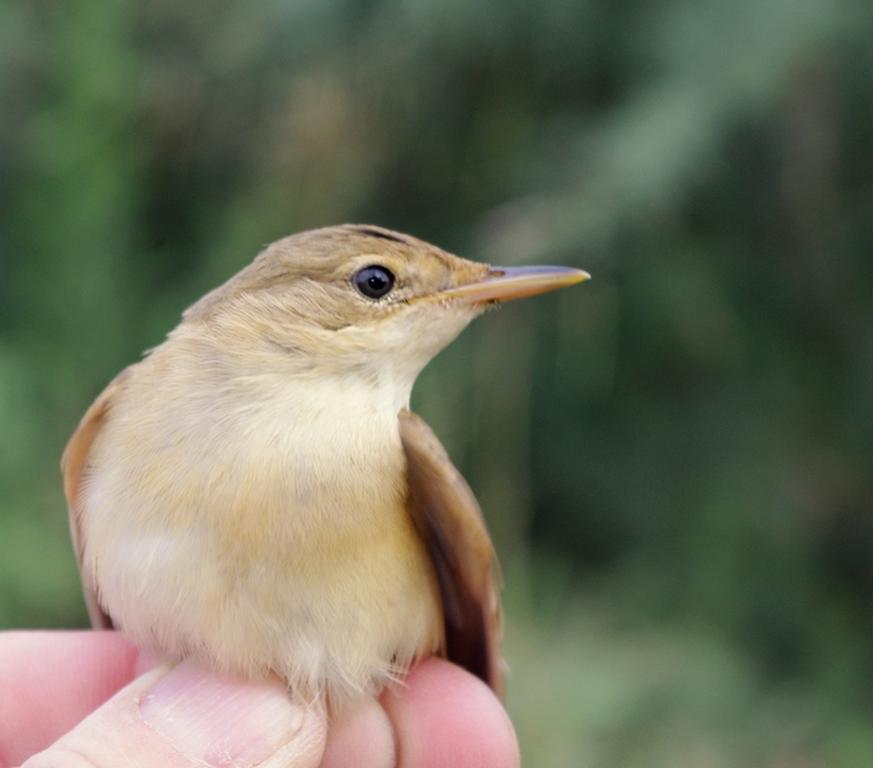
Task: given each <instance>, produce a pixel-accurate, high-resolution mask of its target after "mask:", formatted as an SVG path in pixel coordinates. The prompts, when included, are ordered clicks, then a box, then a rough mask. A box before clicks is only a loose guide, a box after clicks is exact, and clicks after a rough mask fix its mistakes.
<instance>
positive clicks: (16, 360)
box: [0, 0, 873, 768]
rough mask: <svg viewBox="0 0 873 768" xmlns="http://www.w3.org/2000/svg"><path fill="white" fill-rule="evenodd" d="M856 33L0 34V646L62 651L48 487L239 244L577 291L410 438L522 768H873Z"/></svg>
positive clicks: (567, 7) (134, 15) (476, 22)
mask: <svg viewBox="0 0 873 768" xmlns="http://www.w3.org/2000/svg"><path fill="white" fill-rule="evenodd" d="M871 33H873V6H871V5H870V4H869V3H865V2H863V1H862V0H855V2H849V1H848V0H847V1H846V2H840V1H838V0H832V2H824V1H823V0H736V2H732V3H724V2H717V0H701V1H699V2H696V3H690V2H680V1H679V0H650V1H649V2H643V1H642V0H628V1H627V2H621V3H608V2H605V0H599V1H596V0H546V2H542V3H531V2H520V1H519V0H501V2H498V1H497V0H485V1H483V2H478V3H463V2H457V1H456V0H443V1H442V2H434V1H433V0H430V1H429V2H427V1H425V0H407V1H406V2H398V1H397V0H394V1H391V0H378V1H375V2H364V1H363V0H319V1H318V2H316V1H315V0H301V1H300V2H294V3H268V2H263V3H245V4H243V3H231V2H228V1H227V0H217V1H216V2H213V3H209V4H193V3H179V2H168V1H167V0H155V1H154V2H150V3H144V4H143V3H134V2H132V0H119V2H116V3H110V4H107V3H97V2H89V0H75V1H74V2H71V3H49V2H43V1H37V2H29V3H14V2H5V3H2V4H0V103H2V109H0V427H2V434H3V437H2V440H0V490H2V499H3V505H4V508H3V513H2V516H0V625H2V626H13V625H30V626H56V627H59V626H72V625H82V624H83V623H84V610H83V608H82V604H81V600H80V598H79V596H78V583H77V579H76V575H75V568H74V564H73V559H72V556H71V554H70V549H69V545H68V541H67V532H66V521H65V514H64V504H63V501H62V496H61V489H60V481H59V475H58V471H57V461H58V457H59V455H60V452H61V449H62V447H63V444H64V441H65V439H66V437H67V436H68V435H69V433H70V432H71V431H72V429H73V427H74V425H75V423H76V420H77V418H78V417H79V416H80V415H81V413H82V412H83V411H84V409H85V407H86V405H87V404H88V403H89V402H90V400H91V399H92V398H93V397H94V396H95V395H96V394H97V392H98V391H99V390H100V389H101V388H102V386H103V385H104V384H105V383H106V381H108V379H109V378H110V377H111V376H112V375H113V374H114V373H115V372H116V371H117V370H119V369H120V368H121V367H123V366H124V365H126V364H127V363H128V362H130V361H131V360H133V359H135V358H136V357H137V355H139V354H140V352H141V351H142V350H143V349H145V348H148V347H149V346H151V345H154V344H156V343H157V342H159V341H160V339H161V337H162V335H163V334H164V333H165V332H166V331H167V330H169V329H170V328H171V327H172V326H173V325H174V324H175V322H176V320H177V318H178V315H179V312H180V311H181V310H182V309H183V308H184V307H185V306H186V304H187V303H189V302H191V301H192V300H194V299H195V298H196V297H197V296H199V295H200V294H202V293H203V292H205V291H206V290H207V289H209V288H210V287H212V286H214V285H215V284H217V283H218V282H220V281H221V280H223V279H225V278H226V277H227V276H229V275H230V274H232V273H233V272H234V271H236V270H237V269H238V268H239V267H241V266H242V265H243V264H244V263H246V262H247V261H248V260H250V259H251V257H252V256H253V255H254V254H255V253H256V252H257V250H258V249H259V248H260V246H261V245H262V244H263V243H266V242H268V241H270V240H272V239H275V238H276V237H279V236H282V235H284V234H287V233H289V232H292V231H295V230H299V229H303V228H308V227H313V226H319V225H323V224H329V223H336V222H340V221H346V220H353V221H371V222H376V223H380V224H384V225H386V226H390V227H394V228H397V229H401V230H407V231H410V232H412V233H414V234H416V235H419V236H421V237H423V238H425V239H430V240H432V241H434V242H436V243H438V244H440V245H442V246H444V247H446V248H449V249H451V250H454V251H456V252H458V253H461V254H463V255H467V256H471V257H474V258H478V259H482V260H486V261H492V262H495V263H501V262H504V263H522V262H546V261H552V262H559V263H567V264H573V265H577V266H582V267H585V268H587V269H589V270H590V271H591V272H592V273H593V274H594V276H595V279H594V280H593V281H592V283H591V284H589V285H586V286H585V287H583V288H579V289H575V290H573V291H567V292H566V293H562V294H556V295H554V296H551V297H548V298H544V299H539V300H536V301H532V302H529V303H527V304H521V305H513V306H511V307H508V308H506V309H504V310H502V311H501V312H500V313H499V314H492V315H490V316H488V317H487V318H485V319H483V320H481V321H479V322H478V323H477V324H476V325H475V326H474V327H472V328H471V329H470V330H469V331H468V332H467V333H466V334H465V335H464V336H463V337H462V338H461V340H459V342H457V343H456V344H455V345H453V346H452V347H451V348H450V349H449V350H447V351H446V352H445V353H444V354H443V355H442V356H440V357H439V358H438V359H437V360H436V361H435V362H434V363H433V364H432V366H431V367H430V368H429V369H428V370H427V371H426V372H425V373H424V374H423V375H422V379H421V381H420V382H419V385H418V387H417V389H416V392H415V395H414V399H415V403H414V404H415V406H416V407H417V408H418V409H419V410H420V411H421V412H422V413H423V414H424V415H425V416H426V417H427V418H428V419H429V420H430V421H431V422H432V424H433V425H434V426H435V428H436V429H437V431H438V433H439V434H440V435H441V436H442V437H443V438H444V440H445V442H446V443H447V445H448V446H449V448H450V450H451V453H452V454H453V456H454V457H455V458H456V460H457V461H458V463H459V465H460V466H461V467H462V468H463V470H464V471H465V473H466V475H467V476H468V478H469V479H470V481H471V484H472V485H473V487H474V488H475V489H476V491H477V493H478V494H479V496H480V498H481V500H482V502H483V506H484V508H485V511H486V514H487V515H488V517H489V520H490V523H491V526H492V528H493V530H494V532H495V537H496V539H497V543H498V549H499V550H500V552H501V554H502V557H503V560H504V563H505V565H506V570H507V574H508V579H507V581H508V588H507V604H508V619H509V626H508V631H507V634H508V645H509V654H508V655H509V660H510V663H511V666H512V667H513V670H514V677H513V680H512V681H511V694H510V708H511V710H512V712H513V715H514V718H515V720H516V723H517V727H518V729H519V732H520V735H521V738H522V746H523V749H524V751H525V753H526V757H527V760H528V762H529V763H530V764H533V765H537V766H545V767H548V766H574V765H590V766H646V767H647V768H650V767H652V766H662V765H663V766H715V767H721V766H748V765H767V766H780V767H783V766H797V767H803V768H812V767H814V766H824V765H828V766H860V765H870V764H873V717H871V715H870V712H871V705H873V693H871V692H873V686H871V685H870V682H871V680H873V644H871V643H870V641H869V638H870V637H871V634H873V612H871V607H873V517H871V499H873V477H871V468H873V396H871V395H873V258H871V254H873V250H871V246H873V214H871V210H873V152H871V141H870V138H871V136H873V92H871V90H873V89H871V82H873V81H871V77H870V75H871V72H873V47H871V45H870V39H871Z"/></svg>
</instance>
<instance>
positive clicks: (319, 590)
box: [83, 454, 443, 697]
mask: <svg viewBox="0 0 873 768" xmlns="http://www.w3.org/2000/svg"><path fill="white" fill-rule="evenodd" d="M98 459H99V456H98ZM178 461H179V462H181V464H180V465H179V466H183V467H184V468H185V471H184V472H179V474H177V475H174V476H173V477H172V478H171V479H168V478H166V477H164V476H163V475H160V472H164V473H165V472H166V467H167V466H172V462H170V464H169V465H168V462H167V457H166V456H164V457H162V458H161V460H160V461H159V462H156V463H155V464H154V466H152V463H151V461H150V460H149V459H148V458H146V459H144V460H143V462H142V464H141V465H140V466H139V467H138V468H137V470H136V472H135V475H131V474H130V473H129V472H128V473H124V472H113V471H110V470H109V469H108V467H109V466H110V465H109V464H107V465H106V466H107V470H106V471H101V467H100V465H99V464H98V465H97V466H96V467H95V471H94V473H93V474H92V478H91V480H90V482H89V487H88V490H87V496H86V504H85V505H84V509H85V515H84V518H85V519H84V520H83V523H84V530H85V558H84V562H85V567H86V571H87V572H89V574H90V575H91V578H93V579H94V582H95V583H96V584H97V585H98V591H99V595H100V601H101V603H102V605H103V607H104V608H105V609H106V610H107V612H108V613H109V614H110V616H112V618H113V620H114V621H115V622H116V623H117V624H118V625H120V626H121V628H122V629H124V630H125V631H126V632H128V633H129V634H130V635H131V636H132V637H133V639H134V640H135V641H136V642H137V643H138V644H140V645H142V646H145V647H150V648H153V649H155V650H157V651H158V652H160V653H161V654H163V655H164V656H166V657H169V658H180V657H184V656H190V655H193V656H198V657H201V658H203V659H204V660H206V661H207V662H208V663H211V664H213V665H215V666H217V667H218V668H220V669H223V670H226V671H229V672H233V673H237V674H242V675H245V676H249V677H251V676H260V675H265V674H268V673H270V672H275V673H277V674H279V675H280V676H282V677H284V678H285V679H287V680H288V682H289V683H290V685H291V686H292V688H295V689H297V690H299V691H301V692H303V693H306V694H313V695H314V694H320V693H324V692H327V693H329V694H330V695H331V696H332V697H342V696H345V695H350V694H354V693H356V692H362V691H363V692H366V691H373V690H375V689H377V688H378V687H381V685H383V684H384V683H385V682H387V681H388V680H389V679H391V678H392V677H395V676H397V675H398V674H399V673H401V672H403V671H404V670H405V669H406V668H407V667H408V666H409V664H410V663H411V662H412V661H413V660H414V659H416V658H418V657H421V656H425V655H429V654H430V653H433V652H435V651H437V650H438V649H439V648H440V646H441V644H442V632H443V627H442V612H441V605H440V601H439V592H438V587H437V584H436V580H435V577H434V574H433V568H432V565H431V563H430V559H429V556H428V554H427V552H426V551H425V549H424V546H423V544H422V542H421V540H420V538H419V536H418V534H417V532H416V531H415V529H414V525H413V523H412V521H411V519H410V517H409V515H408V513H407V511H406V509H405V507H404V505H403V490H402V489H397V488H393V489H389V492H386V491H385V489H384V488H379V487H375V488H368V486H367V483H368V482H371V481H370V480H368V478H372V477H374V476H375V477H380V476H381V475H380V472H382V471H383V470H384V468H372V467H370V468H365V467H364V468H361V470H362V471H360V472H357V471H348V469H347V471H346V472H345V473H344V474H343V475H342V476H340V475H337V476H335V477H326V478H325V477H323V478H322V482H319V483H318V484H315V485H314V484H313V483H312V481H311V473H310V474H309V475H308V477H310V479H309V480H307V479H306V478H303V477H295V475H294V472H293V471H289V469H288V467H287V462H284V461H282V462H280V461H278V460H276V461H272V460H271V459H270V458H269V457H267V458H265V456H264V455H263V454H261V455H258V456H257V457H252V458H251V460H250V461H246V460H242V461H241V460H240V459H239V457H237V460H236V461H235V462H233V463H230V464H224V463H220V464H216V457H212V460H211V461H209V462H206V463H205V465H204V466H208V468H209V471H205V470H203V469H202V468H198V466H196V465H193V464H192V462H191V460H190V457H189V458H188V459H187V460H185V459H184V458H183V457H182V456H179V457H178ZM158 466H159V467H160V468H161V469H160V472H159V471H158V469H157V467H158ZM133 476H135V478H136V481H135V482H134V481H132V479H131V478H132V477H133ZM97 552H99V553H100V558H99V560H98V559H97V558H96V557H94V556H92V553H97Z"/></svg>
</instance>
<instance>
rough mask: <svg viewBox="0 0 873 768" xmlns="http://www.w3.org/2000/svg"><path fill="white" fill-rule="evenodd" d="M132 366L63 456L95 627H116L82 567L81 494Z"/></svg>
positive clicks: (75, 541)
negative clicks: (90, 455)
mask: <svg viewBox="0 0 873 768" xmlns="http://www.w3.org/2000/svg"><path fill="white" fill-rule="evenodd" d="M129 371H130V368H126V369H125V370H123V371H122V372H121V373H119V374H118V376H116V377H115V378H114V379H113V380H112V381H111V382H110V383H109V385H108V386H107V387H106V389H104V390H103V391H102V392H101V393H100V395H99V396H98V397H97V399H96V400H95V401H94V402H93V403H92V404H91V407H90V408H89V409H88V410H87V411H85V415H84V416H83V417H82V420H81V421H80V422H79V426H78V427H76V431H75V432H73V436H72V437H71V438H70V441H69V442H68V443H67V447H66V448H65V449H64V455H63V456H62V457H61V472H62V473H63V476H64V495H65V496H66V497H67V510H68V513H69V519H70V536H71V537H72V539H73V549H74V550H75V553H76V562H77V563H78V565H79V576H80V577H81V579H82V590H83V592H84V594H85V604H86V605H87V607H88V616H89V617H90V618H91V625H92V626H93V627H94V628H95V629H112V619H110V617H109V616H108V615H107V614H106V613H105V612H104V611H103V609H102V608H101V607H100V603H99V602H98V601H97V590H96V589H95V587H94V585H93V584H91V583H90V582H89V580H88V578H87V577H86V575H85V573H84V571H83V570H82V552H83V547H84V541H83V539H82V529H81V520H80V516H81V512H80V499H79V495H80V493H81V490H82V480H83V478H84V476H85V471H86V469H87V466H88V453H89V451H90V450H91V446H92V445H93V443H94V440H95V439H96V437H97V435H98V434H100V429H101V428H102V427H103V424H104V423H105V422H106V418H107V416H108V414H109V410H110V408H111V407H112V400H113V397H114V396H115V395H116V393H117V392H118V390H119V389H120V388H121V385H122V382H123V381H124V379H125V378H126V377H127V375H128V372H129Z"/></svg>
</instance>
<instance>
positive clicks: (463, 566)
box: [399, 410, 503, 695]
mask: <svg viewBox="0 0 873 768" xmlns="http://www.w3.org/2000/svg"><path fill="white" fill-rule="evenodd" d="M399 419H400V437H401V439H402V441H403V448H404V450H405V451H406V460H407V475H408V483H409V492H408V501H407V507H408V508H409V512H410V514H411V515H412V518H413V520H414V521H415V524H416V526H417V527H418V529H419V531H420V533H421V535H422V538H423V539H424V541H425V543H426V545H427V548H428V550H429V552H430V555H431V557H432V558H433V563H434V567H435V569H436V573H437V577H438V579H439V584H440V592H441V594H442V601H443V611H444V614H445V624H446V656H447V658H448V659H449V660H450V661H453V662H455V663H456V664H459V665H461V666H462V667H465V668H466V669H468V670H469V671H470V672H472V673H473V674H475V675H476V676H477V677H479V678H481V679H482V680H484V681H485V682H486V683H487V684H488V685H489V686H490V687H491V688H492V689H493V690H494V691H495V692H496V693H497V694H498V695H502V694H503V676H502V669H501V666H502V660H501V656H500V633H501V620H500V596H499V585H500V576H499V570H498V566H497V559H496V557H495V554H494V547H493V545H492V544H491V537H490V536H489V535H488V529H487V528H486V527H485V521H484V520H483V518H482V512H481V511H480V509H479V504H478V503H477V502H476V498H475V497H474V496H473V492H472V491H471V490H470V487H469V486H468V485H467V483H466V481H465V480H464V478H463V477H462V476H461V473H460V472H458V470H457V469H455V467H454V465H453V464H452V462H451V461H450V460H449V457H448V456H447V455H446V451H445V449H444V448H443V446H442V445H441V443H440V441H439V440H438V439H437V438H436V436H435V435H434V433H433V432H432V431H431V429H430V427H428V426H427V424H425V422H424V421H423V420H422V419H421V418H420V417H419V416H417V415H416V414H414V413H412V412H411V411H407V410H403V411H401V412H400V414H399Z"/></svg>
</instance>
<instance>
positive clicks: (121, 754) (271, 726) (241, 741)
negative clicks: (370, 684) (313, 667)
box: [23, 661, 327, 768]
mask: <svg viewBox="0 0 873 768" xmlns="http://www.w3.org/2000/svg"><path fill="white" fill-rule="evenodd" d="M326 729H327V725H326V718H325V714H324V711H323V709H322V708H320V707H317V706H307V705H305V704H302V703H299V702H294V701H292V699H291V698H289V696H288V695H287V689H286V687H285V686H284V685H283V684H282V683H280V682H279V681H278V680H271V681H266V682H259V683H245V682H242V681H239V680H235V679H231V678H227V677H221V676H218V675H215V674H210V673H207V672H205V671H203V670H202V669H200V668H198V667H197V666H196V665H195V664H194V663H193V662H190V661H186V662H183V663H182V664H180V665H179V666H178V667H176V668H174V669H173V670H171V671H170V672H166V670H165V669H164V668H159V669H156V670H153V671H152V672H149V673H147V674H145V675H143V676H142V677H139V678H137V679H136V680H134V681H133V682H132V683H131V684H130V685H128V686H127V687H125V688H123V689H122V690H121V691H119V692H118V693H117V694H116V695H115V696H113V697H112V698H111V699H110V700H109V701H108V702H106V703H105V704H104V705H103V706H102V707H100V708H99V709H98V710H96V711H95V712H94V713H92V714H91V715H90V716H89V717H87V718H86V719H85V720H83V721H82V722H81V723H80V724H79V725H78V726H76V727H75V728H74V729H73V730H72V731H70V732H69V733H68V734H66V735H65V736H63V737H61V738H60V739H59V740H58V741H57V742H55V743H54V744H53V745H52V746H51V747H49V748H48V749H47V750H45V751H44V752H41V753H40V754H38V755H35V756H34V757H32V758H30V759H29V760H28V761H27V762H25V763H24V766H23V768H80V767H81V766H84V765H87V766H88V767H89V768H110V766H112V768H115V766H119V765H124V766H129V767H130V768H158V766H160V768H194V767H195V766H197V767H198V768H203V766H222V767H225V766H231V765H232V766H234V767H235V768H251V767H252V766H255V765H258V766H259V767H260V768H280V766H281V768H316V766H318V764H319V762H320V760H321V755H322V752H323V750H324V740H325V732H326Z"/></svg>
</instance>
